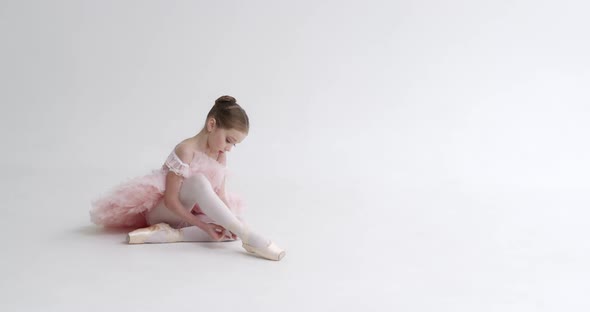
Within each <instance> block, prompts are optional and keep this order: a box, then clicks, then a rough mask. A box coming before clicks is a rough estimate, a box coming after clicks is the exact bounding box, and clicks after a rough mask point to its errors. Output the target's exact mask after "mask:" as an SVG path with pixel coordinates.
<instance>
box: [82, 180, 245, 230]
mask: <svg viewBox="0 0 590 312" xmlns="http://www.w3.org/2000/svg"><path fill="white" fill-rule="evenodd" d="M167 173H168V171H167V170H165V169H159V170H154V171H153V172H152V173H150V174H147V175H144V176H141V177H136V178H133V179H131V180H129V181H126V182H124V183H121V184H120V185H118V186H116V187H115V188H113V189H112V190H111V191H110V192H109V193H108V194H106V195H104V196H102V197H100V198H98V199H96V200H94V201H93V202H92V208H91V209H90V219H91V221H92V222H93V223H95V224H98V225H102V226H104V227H133V228H141V227H145V226H147V225H148V224H147V221H146V218H145V215H146V213H147V212H149V211H150V210H151V209H153V208H154V207H155V206H156V205H157V204H158V202H159V201H160V200H162V199H163V197H164V190H165V186H166V174H167ZM206 176H207V177H208V178H209V177H210V175H206ZM209 180H210V182H212V185H213V187H214V188H215V189H217V186H218V185H219V183H220V180H219V179H218V178H209ZM227 200H228V204H229V206H230V207H229V208H230V210H231V211H232V212H233V213H234V214H235V215H240V214H241V213H242V211H243V209H244V205H243V202H242V200H241V199H240V198H238V197H237V196H234V195H233V194H227ZM195 211H196V212H199V211H200V209H199V207H198V205H195V207H193V212H195Z"/></svg>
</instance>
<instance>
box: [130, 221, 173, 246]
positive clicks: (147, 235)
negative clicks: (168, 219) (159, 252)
mask: <svg viewBox="0 0 590 312" xmlns="http://www.w3.org/2000/svg"><path fill="white" fill-rule="evenodd" d="M180 240H181V233H180V231H179V230H177V229H174V228H172V227H170V225H168V224H167V223H158V224H154V225H152V226H148V227H145V228H141V229H137V230H135V231H133V232H130V233H129V234H127V243H129V244H144V243H174V242H178V241H180Z"/></svg>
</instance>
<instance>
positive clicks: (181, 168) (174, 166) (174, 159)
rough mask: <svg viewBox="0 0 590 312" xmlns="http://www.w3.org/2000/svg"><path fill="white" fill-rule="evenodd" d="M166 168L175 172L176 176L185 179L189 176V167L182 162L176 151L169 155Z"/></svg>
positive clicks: (165, 164)
mask: <svg viewBox="0 0 590 312" xmlns="http://www.w3.org/2000/svg"><path fill="white" fill-rule="evenodd" d="M164 166H165V167H166V168H167V169H168V170H170V171H172V172H174V173H175V174H176V175H179V176H182V177H184V178H186V177H188V176H189V165H187V164H185V163H184V162H182V160H180V158H179V157H178V155H176V153H175V152H174V150H173V151H172V153H170V155H168V158H167V159H166V162H165V163H164Z"/></svg>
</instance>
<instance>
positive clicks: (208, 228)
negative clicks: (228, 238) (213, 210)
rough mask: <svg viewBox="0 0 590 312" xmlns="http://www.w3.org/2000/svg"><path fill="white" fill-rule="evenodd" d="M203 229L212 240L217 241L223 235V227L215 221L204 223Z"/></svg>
mask: <svg viewBox="0 0 590 312" xmlns="http://www.w3.org/2000/svg"><path fill="white" fill-rule="evenodd" d="M203 231H205V232H206V233H207V234H209V236H210V237H211V238H212V239H213V240H216V241H219V240H221V239H222V238H223V236H224V232H225V228H224V227H223V226H221V225H218V224H215V223H206V224H205V227H204V228H203Z"/></svg>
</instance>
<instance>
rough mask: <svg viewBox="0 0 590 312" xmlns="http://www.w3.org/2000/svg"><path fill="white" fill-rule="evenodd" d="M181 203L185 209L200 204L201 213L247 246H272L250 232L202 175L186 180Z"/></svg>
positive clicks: (182, 189)
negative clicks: (233, 234)
mask: <svg viewBox="0 0 590 312" xmlns="http://www.w3.org/2000/svg"><path fill="white" fill-rule="evenodd" d="M180 201H181V202H182V203H183V205H185V207H186V206H189V205H190V206H191V207H192V206H194V205H195V204H198V205H199V208H200V209H201V211H203V213H205V215H207V217H209V218H211V219H212V220H213V222H214V223H216V224H219V225H221V226H223V227H224V228H226V229H227V230H229V231H231V232H233V233H235V234H236V235H237V236H238V237H239V238H240V239H241V240H242V241H243V242H244V243H245V244H247V245H250V246H252V247H255V248H265V247H267V246H268V245H269V244H270V240H268V239H266V238H265V237H263V236H262V235H260V234H258V233H256V232H253V231H252V230H250V229H249V228H248V227H247V226H246V225H245V224H244V223H243V222H242V221H240V220H239V219H238V218H237V217H236V216H235V215H234V214H233V213H232V212H231V210H229V208H228V207H227V206H226V205H225V203H224V202H223V201H222V200H221V198H219V196H217V194H216V193H215V191H214V190H213V187H212V186H211V183H209V180H207V178H206V177H205V176H204V175H202V174H196V175H194V176H192V177H190V178H188V179H186V180H184V182H183V185H182V188H181V190H180Z"/></svg>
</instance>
